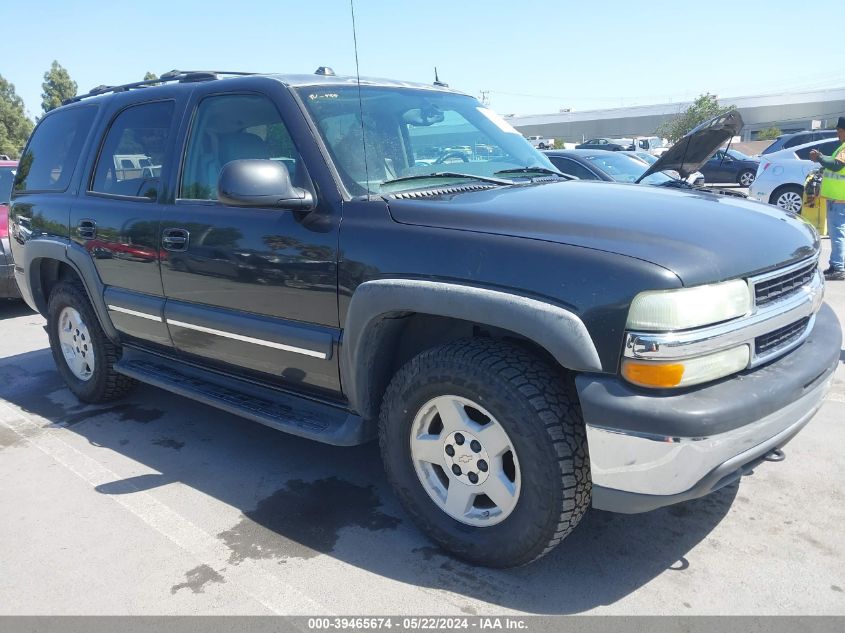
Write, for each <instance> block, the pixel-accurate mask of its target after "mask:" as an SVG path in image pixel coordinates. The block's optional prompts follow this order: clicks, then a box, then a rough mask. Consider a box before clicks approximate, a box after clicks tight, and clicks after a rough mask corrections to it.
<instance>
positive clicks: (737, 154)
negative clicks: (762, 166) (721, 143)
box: [727, 149, 750, 160]
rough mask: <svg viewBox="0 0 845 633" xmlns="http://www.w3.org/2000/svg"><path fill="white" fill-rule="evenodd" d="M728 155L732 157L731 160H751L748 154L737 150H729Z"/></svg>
mask: <svg viewBox="0 0 845 633" xmlns="http://www.w3.org/2000/svg"><path fill="white" fill-rule="evenodd" d="M727 153H728V154H729V155H730V156H731V158H736V159H737V160H748V159H749V158H750V157H749V156H748V155H747V154H743V153H742V152H740V151H737V150H735V149H729V150H728V151H727Z"/></svg>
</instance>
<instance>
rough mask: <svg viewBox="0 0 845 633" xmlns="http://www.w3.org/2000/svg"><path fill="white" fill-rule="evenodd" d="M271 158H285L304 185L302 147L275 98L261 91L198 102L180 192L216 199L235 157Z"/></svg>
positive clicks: (189, 196)
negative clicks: (219, 182)
mask: <svg viewBox="0 0 845 633" xmlns="http://www.w3.org/2000/svg"><path fill="white" fill-rule="evenodd" d="M247 158H260V159H270V160H274V161H278V162H280V163H282V164H283V165H284V166H285V167H287V170H288V172H289V173H290V178H291V182H292V183H293V184H294V185H296V186H303V184H304V183H303V179H304V173H303V172H304V170H303V169H302V166H301V158H300V156H299V152H297V151H296V147H295V146H294V144H293V140H292V139H291V136H290V133H289V132H288V129H287V127H286V126H285V124H284V123H283V122H282V118H281V116H280V115H279V111H278V110H277V109H276V106H275V105H274V104H273V102H272V101H271V100H270V99H268V98H267V97H264V96H261V95H219V96H214V97H207V98H205V99H203V100H202V101H201V102H200V104H199V106H198V107H197V112H196V116H195V117H194V124H193V127H192V129H191V137H190V139H189V141H188V148H187V150H186V152H185V160H184V163H183V174H182V182H181V185H180V187H179V198H181V199H183V200H186V199H187V200H216V199H217V179H218V177H219V175H220V170H221V169H222V168H223V166H224V165H225V164H226V163H228V162H230V161H233V160H241V159H247Z"/></svg>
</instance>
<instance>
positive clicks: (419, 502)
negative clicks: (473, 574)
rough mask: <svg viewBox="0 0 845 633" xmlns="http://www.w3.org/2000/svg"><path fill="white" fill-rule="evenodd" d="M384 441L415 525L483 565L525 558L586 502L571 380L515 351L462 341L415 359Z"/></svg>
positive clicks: (543, 548)
mask: <svg viewBox="0 0 845 633" xmlns="http://www.w3.org/2000/svg"><path fill="white" fill-rule="evenodd" d="M379 440H380V444H381V451H382V459H383V460H384V464H385V469H386V471H387V475H388V479H389V480H390V482H391V484H392V485H393V486H394V488H395V490H396V491H397V494H398V495H399V497H400V499H401V501H402V503H403V505H404V506H405V508H406V509H407V510H408V512H409V513H410V514H411V515H412V517H413V518H414V519H415V521H416V522H417V524H418V525H419V526H420V527H421V528H422V529H423V531H425V532H426V533H427V534H428V535H429V536H430V537H431V538H432V539H433V540H434V541H436V542H437V543H438V544H439V545H440V546H441V547H443V548H444V549H445V550H447V551H449V552H451V553H453V554H455V555H456V556H459V557H461V558H463V559H465V560H468V561H470V562H472V563H475V564H480V565H486V566H489V567H513V566H516V565H523V564H526V563H529V562H531V561H533V560H535V559H536V558H539V557H540V556H542V555H544V554H545V553H547V552H548V551H550V550H551V549H552V548H553V547H554V546H555V545H557V544H558V543H559V542H560V541H561V540H562V539H563V538H564V537H565V536H566V535H567V534H569V532H571V531H572V529H574V527H575V526H576V525H577V524H578V522H579V521H580V520H581V517H582V516H583V515H584V512H585V511H586V510H587V508H588V507H589V503H590V471H589V459H588V456H587V443H586V437H585V430H584V425H583V422H582V419H581V413H580V408H579V406H578V401H577V396H576V394H575V393H574V387H573V385H572V381H571V379H567V377H565V376H563V375H562V374H561V373H560V372H558V371H555V369H554V368H553V367H551V366H550V365H549V364H547V363H546V362H544V361H543V360H541V359H540V358H538V357H535V356H534V355H532V354H530V353H529V352H527V351H525V350H524V349H522V348H521V347H518V346H515V345H511V344H508V343H502V342H500V341H494V340H492V339H471V340H461V341H456V342H454V343H449V344H446V345H443V346H441V347H438V348H434V349H431V350H428V351H426V352H423V353H421V354H420V355H418V356H417V357H416V358H414V359H412V360H411V361H410V362H408V363H407V364H406V365H405V366H404V367H403V368H402V369H400V370H399V372H398V373H397V374H396V376H394V378H393V380H392V381H391V383H390V386H389V387H388V390H387V394H386V396H385V400H384V404H383V407H382V414H381V420H380V424H379Z"/></svg>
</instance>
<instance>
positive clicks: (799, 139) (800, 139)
mask: <svg viewBox="0 0 845 633" xmlns="http://www.w3.org/2000/svg"><path fill="white" fill-rule="evenodd" d="M812 140H813V135H812V134H799V135H797V136H793V137H792V138H791V139H789V140H788V141H787V142H786V143H784V144H783V146H784V147H786V148H788V147H795V146H796V145H803V144H804V143H809V142H810V141H812Z"/></svg>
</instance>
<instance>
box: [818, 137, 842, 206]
mask: <svg viewBox="0 0 845 633" xmlns="http://www.w3.org/2000/svg"><path fill="white" fill-rule="evenodd" d="M832 156H833V158H837V159H838V160H842V161H845V143H842V144H841V145H840V146H839V147H837V148H836V151H835V152H833V154H832ZM819 195H820V196H821V197H823V198H827V199H829V200H836V201H843V202H845V169H843V170H842V171H839V172H835V171H831V170H830V169H827V168H825V170H824V171H823V172H822V189H821V191H820V192H819Z"/></svg>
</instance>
